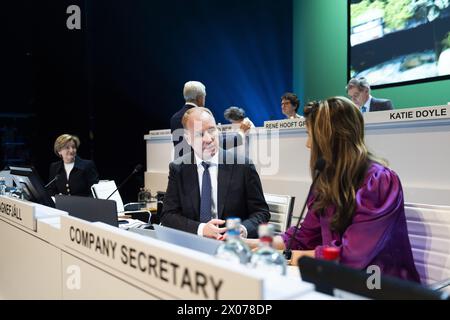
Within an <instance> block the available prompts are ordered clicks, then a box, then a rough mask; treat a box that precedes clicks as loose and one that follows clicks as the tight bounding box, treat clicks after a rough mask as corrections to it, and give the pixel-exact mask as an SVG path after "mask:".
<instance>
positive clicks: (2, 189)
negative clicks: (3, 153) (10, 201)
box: [0, 177, 6, 196]
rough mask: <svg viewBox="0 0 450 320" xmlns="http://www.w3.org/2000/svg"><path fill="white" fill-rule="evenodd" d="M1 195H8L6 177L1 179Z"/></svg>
mask: <svg viewBox="0 0 450 320" xmlns="http://www.w3.org/2000/svg"><path fill="white" fill-rule="evenodd" d="M0 195H2V196H4V195H6V181H5V177H0Z"/></svg>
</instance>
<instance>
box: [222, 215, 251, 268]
mask: <svg viewBox="0 0 450 320" xmlns="http://www.w3.org/2000/svg"><path fill="white" fill-rule="evenodd" d="M226 227H227V238H226V240H225V242H224V243H222V244H221V245H220V246H219V247H218V248H217V251H216V257H218V258H219V259H223V260H227V261H231V262H234V263H241V264H244V265H245V264H247V263H248V262H249V261H250V257H251V255H252V253H251V251H250V248H249V247H248V246H247V244H246V243H245V242H244V241H242V239H241V237H240V233H241V219H240V218H228V219H227V222H226Z"/></svg>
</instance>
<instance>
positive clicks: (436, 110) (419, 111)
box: [364, 105, 450, 123]
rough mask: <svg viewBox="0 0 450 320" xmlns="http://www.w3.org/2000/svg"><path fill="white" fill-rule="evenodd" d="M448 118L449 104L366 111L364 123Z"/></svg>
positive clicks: (449, 114) (449, 116)
mask: <svg viewBox="0 0 450 320" xmlns="http://www.w3.org/2000/svg"><path fill="white" fill-rule="evenodd" d="M435 119H450V106H445V105H444V106H433V107H420V108H408V109H398V110H390V111H377V112H368V113H366V114H365V115H364V121H365V123H377V122H384V123H385V122H401V121H424V120H435Z"/></svg>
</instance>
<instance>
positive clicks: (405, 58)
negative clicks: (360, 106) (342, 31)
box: [348, 0, 450, 88]
mask: <svg viewBox="0 0 450 320" xmlns="http://www.w3.org/2000/svg"><path fill="white" fill-rule="evenodd" d="M348 5H349V33H348V34H349V44H350V47H349V50H350V52H349V63H348V65H349V71H348V75H349V77H350V78H352V77H365V78H366V79H367V80H368V81H369V83H370V84H371V85H372V86H374V87H378V88H381V87H388V86H394V85H400V84H407V83H413V82H424V81H431V80H440V79H443V78H449V77H450V0H348Z"/></svg>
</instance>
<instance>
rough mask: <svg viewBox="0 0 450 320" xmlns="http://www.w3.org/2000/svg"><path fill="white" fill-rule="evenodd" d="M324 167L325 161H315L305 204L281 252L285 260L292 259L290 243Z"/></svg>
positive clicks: (320, 159)
mask: <svg viewBox="0 0 450 320" xmlns="http://www.w3.org/2000/svg"><path fill="white" fill-rule="evenodd" d="M325 165H326V162H325V160H324V159H323V158H319V159H317V161H316V163H315V165H314V178H313V181H312V183H311V186H310V187H309V191H308V194H307V195H306V199H305V203H304V204H303V208H302V211H301V213H300V217H299V218H298V220H297V225H296V226H295V230H294V232H293V233H292V237H291V238H290V239H289V242H288V245H287V248H286V250H284V251H283V255H284V257H285V258H286V260H291V257H292V250H291V247H292V241H293V240H294V239H295V235H296V234H297V230H298V228H299V226H300V221H302V219H303V214H304V213H305V208H306V204H307V202H308V198H309V195H310V194H311V191H312V189H313V187H314V184H315V183H316V181H317V179H318V178H319V176H320V174H321V172H322V171H323V169H324V168H325Z"/></svg>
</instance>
